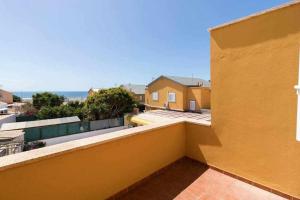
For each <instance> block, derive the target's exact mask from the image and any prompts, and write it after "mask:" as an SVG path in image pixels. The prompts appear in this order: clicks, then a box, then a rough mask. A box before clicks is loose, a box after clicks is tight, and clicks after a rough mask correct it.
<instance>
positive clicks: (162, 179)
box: [118, 158, 208, 200]
mask: <svg viewBox="0 0 300 200" xmlns="http://www.w3.org/2000/svg"><path fill="white" fill-rule="evenodd" d="M207 169H208V167H207V166H206V165H204V164H201V163H199V162H197V161H194V160H191V159H188V158H183V159H181V160H179V161H177V162H176V163H174V164H173V165H172V166H170V167H169V168H168V169H167V170H164V171H163V172H161V173H160V174H158V175H156V176H153V177H151V178H149V179H148V180H147V181H145V182H144V183H142V184H141V185H138V186H137V187H135V188H134V189H133V190H131V191H129V192H128V193H126V194H124V195H123V196H121V197H119V198H118V199H121V200H148V199H152V200H153V199H155V200H170V199H174V198H175V197H176V196H177V195H178V194H179V193H181V192H182V191H183V190H184V189H186V188H187V187H188V186H189V185H191V184H192V183H193V182H194V181H195V180H196V179H197V178H199V176H201V174H203V173H204V172H205V171H206V170H207Z"/></svg>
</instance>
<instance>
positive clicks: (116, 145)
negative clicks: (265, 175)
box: [0, 119, 289, 200]
mask: <svg viewBox="0 0 300 200" xmlns="http://www.w3.org/2000/svg"><path fill="white" fill-rule="evenodd" d="M200 144H201V145H202V147H201V148H200ZM221 146H222V144H221V143H220V141H219V140H218V138H217V137H216V135H214V133H213V131H212V129H211V127H210V125H209V124H208V123H207V122H205V121H203V123H201V121H197V122H195V121H193V120H186V119H176V120H175V119H174V120H173V121H172V122H162V123H155V124H151V125H147V126H141V127H136V128H132V129H126V130H121V131H117V132H113V133H109V134H105V135H99V136H94V137H90V138H85V139H80V140H75V141H71V142H66V143H62V144H58V145H53V146H49V147H45V148H41V149H37V150H32V151H28V152H22V153H19V154H15V155H10V156H7V157H2V158H0V180H1V182H0V187H1V191H5V192H1V193H0V199H5V200H10V199H107V198H110V199H143V200H144V199H173V198H176V199H199V198H200V197H203V199H216V194H218V195H219V196H218V197H223V199H228V198H226V197H229V196H226V195H232V194H236V196H230V197H240V196H239V195H241V194H242V195H245V197H247V198H248V199H256V198H260V197H263V198H261V199H284V198H283V197H280V196H278V195H275V194H273V193H270V192H268V191H266V190H269V189H268V188H264V190H262V189H260V188H258V187H255V186H253V185H251V184H253V183H252V182H249V181H248V180H246V179H243V178H237V176H234V175H233V174H229V173H225V171H222V170H219V169H218V168H216V167H214V166H213V165H212V164H211V163H209V162H206V155H204V153H203V152H202V150H205V147H210V148H220V147H221ZM196 160H197V161H196ZM199 161H201V162H199ZM204 163H205V164H204ZM212 163H213V162H212ZM206 164H209V165H210V167H209V166H208V165H206ZM224 173H225V174H224ZM229 185H230V187H229ZM227 188H230V189H231V190H227ZM16 191H17V192H16ZM229 191H232V192H229ZM216 192H218V193H216ZM273 192H274V191H273ZM280 194H281V193H280ZM201 195H202V196H201ZM281 195H282V194H281ZM247 198H246V199H247ZM288 198H289V197H288ZM217 199H220V198H217ZM233 199H239V198H233Z"/></svg>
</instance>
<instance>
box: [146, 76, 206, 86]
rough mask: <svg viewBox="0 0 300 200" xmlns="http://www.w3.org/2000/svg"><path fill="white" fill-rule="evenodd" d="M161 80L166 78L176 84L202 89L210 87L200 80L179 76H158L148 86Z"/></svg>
mask: <svg viewBox="0 0 300 200" xmlns="http://www.w3.org/2000/svg"><path fill="white" fill-rule="evenodd" d="M161 78H167V79H169V80H172V81H174V82H176V83H179V84H181V85H184V86H202V87H210V82H209V81H207V80H204V79H201V78H195V77H181V76H160V77H158V78H157V79H155V80H154V81H152V82H151V83H149V84H148V86H149V85H151V84H152V83H154V82H156V81H157V80H159V79H161Z"/></svg>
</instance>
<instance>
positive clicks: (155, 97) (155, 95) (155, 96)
mask: <svg viewBox="0 0 300 200" xmlns="http://www.w3.org/2000/svg"><path fill="white" fill-rule="evenodd" d="M151 96H152V101H158V92H152V94H151Z"/></svg>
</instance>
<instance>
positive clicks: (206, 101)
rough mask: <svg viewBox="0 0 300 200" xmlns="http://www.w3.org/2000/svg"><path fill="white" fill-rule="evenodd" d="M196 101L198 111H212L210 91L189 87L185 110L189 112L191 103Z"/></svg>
mask: <svg viewBox="0 0 300 200" xmlns="http://www.w3.org/2000/svg"><path fill="white" fill-rule="evenodd" d="M191 100H193V101H196V111H199V110H200V109H210V89H209V88H202V87H189V88H188V89H187V101H186V105H185V109H186V110H189V102H190V101H191Z"/></svg>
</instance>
